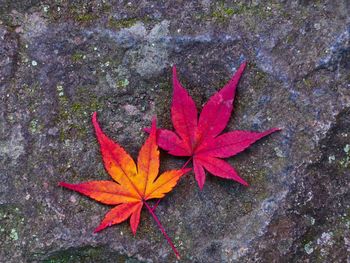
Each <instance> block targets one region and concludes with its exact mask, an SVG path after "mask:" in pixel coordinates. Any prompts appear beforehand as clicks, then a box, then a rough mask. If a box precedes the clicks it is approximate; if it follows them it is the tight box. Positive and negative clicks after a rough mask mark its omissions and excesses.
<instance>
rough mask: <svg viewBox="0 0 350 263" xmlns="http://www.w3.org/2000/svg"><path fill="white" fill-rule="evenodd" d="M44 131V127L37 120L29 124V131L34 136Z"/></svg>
mask: <svg viewBox="0 0 350 263" xmlns="http://www.w3.org/2000/svg"><path fill="white" fill-rule="evenodd" d="M42 129H43V125H41V124H40V123H39V121H38V120H37V119H33V120H31V121H30V123H29V131H30V133H32V134H35V133H38V132H40V131H41V130H42Z"/></svg>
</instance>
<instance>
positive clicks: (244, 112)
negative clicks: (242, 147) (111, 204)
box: [0, 0, 350, 262]
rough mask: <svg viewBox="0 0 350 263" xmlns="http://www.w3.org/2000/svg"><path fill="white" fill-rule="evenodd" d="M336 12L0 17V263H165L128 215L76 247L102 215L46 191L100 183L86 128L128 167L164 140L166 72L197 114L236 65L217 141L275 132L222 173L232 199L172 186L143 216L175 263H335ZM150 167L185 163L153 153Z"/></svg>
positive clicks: (222, 10) (345, 230)
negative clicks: (149, 130) (159, 134)
mask: <svg viewBox="0 0 350 263" xmlns="http://www.w3.org/2000/svg"><path fill="white" fill-rule="evenodd" d="M349 14H350V2H349V1H347V0H340V1H332V0H328V1H325V0H320V1H307V0H299V1H272V0H270V1H259V0H254V1H236V2H233V1H210V0H203V1H161V2H153V4H152V3H149V1H144V0H140V1H129V2H125V1H99V0H93V1H61V0H57V1H34V0H21V1H10V0H2V1H1V4H0V98H1V103H0V179H1V184H0V247H1V250H0V261H1V262H173V261H175V257H174V255H173V253H172V251H171V249H170V248H169V247H168V245H167V243H166V241H165V240H164V238H163V236H162V234H161V233H160V231H158V229H157V228H156V225H155V223H154V222H153V220H152V218H151V217H150V215H149V214H148V213H147V212H146V211H143V213H142V223H141V225H140V229H139V231H138V233H137V236H136V237H133V236H132V234H131V231H130V230H129V226H128V225H127V224H122V225H120V226H115V227H111V228H109V229H107V230H105V231H103V232H101V233H99V234H92V231H93V229H94V228H95V227H96V226H97V225H98V223H99V221H100V220H101V218H102V216H103V214H104V213H105V212H106V211H107V210H108V207H105V206H103V205H100V204H97V203H94V202H93V201H90V200H88V199H87V198H85V197H82V196H80V195H78V194H76V193H73V192H69V191H67V190H65V189H61V188H58V187H57V182H59V181H62V180H64V181H68V182H72V183H74V182H80V181H86V180H89V179H107V177H108V175H107V174H106V172H105V171H104V169H103V166H102V162H101V157H100V155H99V149H98V145H97V142H96V140H95V138H94V134H93V129H92V125H91V123H90V117H91V113H92V112H93V111H96V110H97V111H98V112H99V116H100V120H101V125H102V126H103V127H104V129H105V131H106V132H107V133H108V135H110V136H111V137H112V138H114V139H115V140H117V141H118V142H119V143H120V144H121V145H123V146H124V147H125V148H126V150H127V151H128V152H130V153H131V154H132V155H133V157H136V156H137V152H138V149H139V148H140V146H141V145H142V143H143V141H144V139H145V135H144V134H143V132H142V128H143V127H145V126H149V125H150V120H151V118H152V116H153V115H155V114H157V116H158V119H159V124H160V125H162V126H163V127H166V128H171V124H170V112H169V106H170V99H171V82H170V76H171V65H172V64H176V65H177V67H178V71H179V72H178V73H179V78H180V80H181V81H182V83H183V84H184V85H185V86H186V88H187V89H188V90H189V92H190V94H191V95H192V96H193V97H194V98H195V100H196V103H197V106H198V107H200V106H201V104H202V103H204V102H205V101H206V100H207V99H208V97H209V96H210V95H212V94H213V93H214V92H215V91H216V90H217V89H219V88H220V87H221V86H222V85H223V84H224V83H225V82H226V81H227V80H228V79H229V78H230V76H231V74H232V73H233V72H234V70H235V69H236V68H237V66H238V65H239V64H240V63H241V62H242V61H243V60H248V61H249V66H248V68H247V70H246V72H245V74H244V76H243V79H242V81H241V83H240V85H239V88H238V94H237V97H236V99H237V100H236V102H235V111H234V114H233V117H232V119H231V122H230V124H229V127H228V129H249V130H260V131H261V130H265V129H268V128H270V127H281V128H283V131H282V132H281V133H279V134H274V135H273V136H271V137H269V138H267V139H265V140H263V141H261V142H259V143H257V144H255V145H254V146H253V147H252V148H250V149H249V150H248V151H245V152H244V153H242V154H240V155H238V156H237V157H235V158H231V159H230V162H231V163H232V164H233V165H234V166H235V167H236V168H237V170H238V172H239V174H240V175H241V176H242V177H243V178H244V179H246V180H247V181H248V183H249V184H250V187H248V188H245V187H243V186H240V185H239V184H237V183H235V182H231V181H225V180H221V179H217V178H214V177H212V176H208V177H207V178H208V179H207V182H206V185H205V187H204V189H203V191H199V189H198V186H197V185H196V183H195V181H194V179H193V174H190V175H189V176H186V177H185V178H183V179H182V180H181V182H180V184H179V185H178V186H177V187H176V188H175V190H174V191H173V192H172V193H171V194H170V195H169V196H167V197H166V198H165V199H164V200H163V201H162V202H161V204H160V206H159V208H158V209H157V213H158V215H159V217H160V219H161V221H162V222H163V223H164V225H165V226H166V229H167V231H168V233H169V235H170V236H172V237H173V240H174V242H175V244H176V245H177V247H178V248H179V251H180V253H181V255H182V258H183V262H286V261H288V262H346V261H349V260H350V257H349V254H350V187H349V186H350V179H349V178H350V171H349V170H350V169H349V167H350V64H349V61H350V16H349ZM162 160H163V164H162V169H163V170H167V169H171V168H178V167H179V166H181V165H182V164H183V163H184V161H185V160H183V159H181V158H173V157H169V156H167V155H166V154H163V155H162Z"/></svg>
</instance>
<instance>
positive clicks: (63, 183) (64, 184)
mask: <svg viewBox="0 0 350 263" xmlns="http://www.w3.org/2000/svg"><path fill="white" fill-rule="evenodd" d="M67 185H68V184H67V183H65V182H59V183H58V184H57V186H62V187H67Z"/></svg>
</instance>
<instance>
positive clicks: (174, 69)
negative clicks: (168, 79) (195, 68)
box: [173, 65, 176, 76]
mask: <svg viewBox="0 0 350 263" xmlns="http://www.w3.org/2000/svg"><path fill="white" fill-rule="evenodd" d="M173 76H176V65H174V66H173Z"/></svg>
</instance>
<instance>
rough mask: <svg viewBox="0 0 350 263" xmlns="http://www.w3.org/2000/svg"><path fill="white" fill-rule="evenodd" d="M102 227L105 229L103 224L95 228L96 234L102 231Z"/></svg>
mask: <svg viewBox="0 0 350 263" xmlns="http://www.w3.org/2000/svg"><path fill="white" fill-rule="evenodd" d="M102 229H104V227H103V226H101V225H99V226H98V227H96V228H95V230H94V234H96V233H98V232H100V231H101V230H102Z"/></svg>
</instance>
